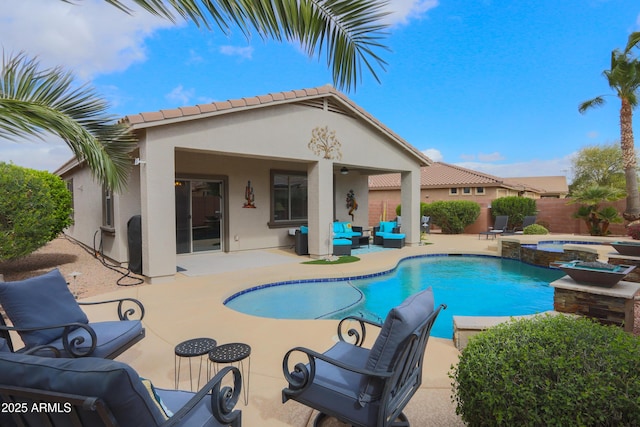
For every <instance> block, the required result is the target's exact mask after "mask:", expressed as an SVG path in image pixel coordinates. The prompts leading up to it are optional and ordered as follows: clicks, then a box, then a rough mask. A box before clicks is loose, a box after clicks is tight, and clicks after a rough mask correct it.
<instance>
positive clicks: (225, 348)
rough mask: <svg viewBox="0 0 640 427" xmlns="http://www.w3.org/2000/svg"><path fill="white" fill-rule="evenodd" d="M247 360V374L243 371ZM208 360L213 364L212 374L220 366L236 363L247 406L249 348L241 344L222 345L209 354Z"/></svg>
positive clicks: (249, 364) (249, 363) (249, 367)
mask: <svg viewBox="0 0 640 427" xmlns="http://www.w3.org/2000/svg"><path fill="white" fill-rule="evenodd" d="M245 359H247V364H248V366H247V372H246V374H245V371H244V361H245ZM209 360H210V361H211V362H212V363H214V364H215V366H214V374H215V373H217V372H218V369H219V365H220V364H231V365H233V364H234V363H236V362H237V363H238V368H239V369H240V373H241V374H242V388H243V389H244V390H243V391H242V394H243V396H244V404H245V406H246V405H248V404H249V375H250V373H251V347H250V346H249V345H248V344H243V343H230V344H222V345H219V346H217V347H215V348H214V349H212V350H211V351H210V352H209Z"/></svg>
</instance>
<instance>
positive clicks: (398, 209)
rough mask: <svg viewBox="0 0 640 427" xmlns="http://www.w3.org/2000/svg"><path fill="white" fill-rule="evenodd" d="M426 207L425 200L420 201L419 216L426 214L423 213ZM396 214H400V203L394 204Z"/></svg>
mask: <svg viewBox="0 0 640 427" xmlns="http://www.w3.org/2000/svg"><path fill="white" fill-rule="evenodd" d="M426 208H427V204H426V203H425V202H420V216H422V215H426V214H425V213H424V210H425V209H426ZM396 215H397V216H401V215H402V205H398V206H396Z"/></svg>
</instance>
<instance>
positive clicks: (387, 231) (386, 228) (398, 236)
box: [373, 221, 405, 248]
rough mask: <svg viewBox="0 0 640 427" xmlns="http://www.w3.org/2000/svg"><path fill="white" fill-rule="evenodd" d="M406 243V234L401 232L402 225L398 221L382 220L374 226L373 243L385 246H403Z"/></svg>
mask: <svg viewBox="0 0 640 427" xmlns="http://www.w3.org/2000/svg"><path fill="white" fill-rule="evenodd" d="M404 243H405V235H404V234H403V233H400V227H398V225H397V223H396V222H390V221H381V222H380V225H378V226H376V227H373V244H374V245H382V246H384V247H385V248H402V247H403V246H404Z"/></svg>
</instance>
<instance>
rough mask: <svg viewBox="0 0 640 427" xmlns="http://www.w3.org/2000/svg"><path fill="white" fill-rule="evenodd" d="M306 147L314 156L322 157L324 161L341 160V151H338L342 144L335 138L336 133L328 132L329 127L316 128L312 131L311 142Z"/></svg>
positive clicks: (333, 131)
mask: <svg viewBox="0 0 640 427" xmlns="http://www.w3.org/2000/svg"><path fill="white" fill-rule="evenodd" d="M307 146H308V147H309V149H310V150H311V151H312V152H313V153H314V154H315V155H316V156H322V158H324V159H329V160H332V159H333V160H340V159H342V151H340V147H342V144H341V143H340V141H339V140H338V138H336V131H335V130H329V126H324V127H321V126H318V127H316V128H315V129H313V130H312V131H311V141H309V144H308V145H307Z"/></svg>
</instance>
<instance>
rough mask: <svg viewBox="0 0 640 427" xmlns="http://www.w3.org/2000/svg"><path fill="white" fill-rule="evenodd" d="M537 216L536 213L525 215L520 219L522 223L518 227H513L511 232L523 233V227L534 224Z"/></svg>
mask: <svg viewBox="0 0 640 427" xmlns="http://www.w3.org/2000/svg"><path fill="white" fill-rule="evenodd" d="M537 218H538V217H537V216H536V215H528V216H525V217H524V219H523V220H522V225H521V226H520V227H514V228H513V230H512V232H513V233H514V234H524V228H525V227H528V226H530V225H533V224H535V223H536V220H537Z"/></svg>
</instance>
